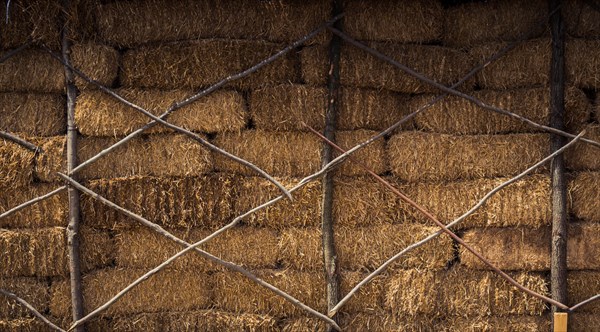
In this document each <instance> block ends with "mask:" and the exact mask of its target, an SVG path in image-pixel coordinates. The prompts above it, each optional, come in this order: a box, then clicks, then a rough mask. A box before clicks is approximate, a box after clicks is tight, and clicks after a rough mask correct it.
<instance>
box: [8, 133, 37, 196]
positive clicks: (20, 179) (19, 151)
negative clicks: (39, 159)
mask: <svg viewBox="0 0 600 332" xmlns="http://www.w3.org/2000/svg"><path fill="white" fill-rule="evenodd" d="M34 159H35V154H34V153H33V152H32V151H30V150H27V149H26V148H24V147H22V146H20V145H18V144H16V143H14V142H11V141H7V140H5V139H0V173H1V174H2V176H0V189H5V188H15V187H23V186H26V185H28V184H29V183H30V182H32V180H33V178H32V176H33V162H34Z"/></svg>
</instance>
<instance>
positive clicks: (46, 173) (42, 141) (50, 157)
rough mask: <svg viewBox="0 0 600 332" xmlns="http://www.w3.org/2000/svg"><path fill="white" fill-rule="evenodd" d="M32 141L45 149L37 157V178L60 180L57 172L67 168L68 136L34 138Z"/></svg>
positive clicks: (35, 162) (35, 172)
mask: <svg viewBox="0 0 600 332" xmlns="http://www.w3.org/2000/svg"><path fill="white" fill-rule="evenodd" d="M32 143H34V144H36V145H37V146H39V147H41V148H42V150H43V151H44V153H40V154H38V155H37V156H36V157H35V160H34V165H35V167H34V176H35V178H36V179H38V180H40V181H42V182H56V181H60V178H59V177H58V175H56V172H63V173H66V170H67V137H66V136H52V137H47V138H39V139H35V140H32ZM80 160H81V159H80Z"/></svg>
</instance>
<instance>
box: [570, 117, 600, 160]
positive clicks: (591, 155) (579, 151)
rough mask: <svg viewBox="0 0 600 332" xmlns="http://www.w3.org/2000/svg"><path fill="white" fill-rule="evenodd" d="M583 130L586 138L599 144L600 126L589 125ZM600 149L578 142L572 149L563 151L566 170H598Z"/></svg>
mask: <svg viewBox="0 0 600 332" xmlns="http://www.w3.org/2000/svg"><path fill="white" fill-rule="evenodd" d="M585 130H586V131H587V132H586V134H585V136H584V137H586V138H589V139H592V140H594V141H596V142H600V125H598V124H589V125H588V126H587V127H586V128H585ZM599 156H600V148H598V147H596V146H592V145H589V144H586V143H581V142H578V143H577V144H576V145H575V146H574V147H572V148H571V149H569V150H567V151H565V160H566V163H567V168H569V169H571V170H574V171H598V170H600V158H599Z"/></svg>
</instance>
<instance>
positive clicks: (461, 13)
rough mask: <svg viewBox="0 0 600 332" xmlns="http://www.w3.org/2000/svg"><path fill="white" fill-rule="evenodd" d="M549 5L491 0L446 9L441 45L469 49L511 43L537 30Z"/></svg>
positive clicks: (539, 30) (540, 0)
mask: <svg viewBox="0 0 600 332" xmlns="http://www.w3.org/2000/svg"><path fill="white" fill-rule="evenodd" d="M547 12H548V5H547V4H546V2H545V1H542V0H534V1H528V2H527V3H523V2H522V1H518V0H509V1H507V0H502V1H499V0H494V1H486V2H465V3H463V4H461V5H458V6H455V7H452V8H450V9H448V10H447V11H446V12H445V13H444V14H445V15H444V17H445V22H444V32H445V34H444V38H443V39H444V43H445V44H448V45H450V46H458V47H468V46H474V45H477V44H481V43H482V42H489V41H512V40H516V39H518V38H519V37H521V36H522V35H524V34H526V33H529V32H530V31H531V30H532V29H537V30H538V32H537V34H538V35H539V34H541V33H542V31H543V29H542V28H541V27H539V22H541V21H542V20H544V19H545V18H546V15H547Z"/></svg>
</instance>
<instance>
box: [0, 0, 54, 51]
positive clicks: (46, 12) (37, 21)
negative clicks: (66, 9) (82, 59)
mask: <svg viewBox="0 0 600 332" xmlns="http://www.w3.org/2000/svg"><path fill="white" fill-rule="evenodd" d="M7 7H10V9H9V14H8V17H9V19H8V23H5V18H6V17H7V15H6V8H7ZM60 8H61V6H60V2H57V1H54V0H37V1H26V0H12V1H10V6H6V5H3V6H0V17H2V29H1V30H0V49H7V48H15V47H19V46H21V45H22V44H24V43H26V42H27V40H28V39H30V38H31V39H39V40H40V41H41V42H43V43H46V44H49V45H50V46H52V47H53V48H58V47H59V45H60V30H59V27H60V22H59V19H60V17H61V15H60Z"/></svg>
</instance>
